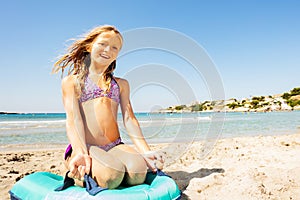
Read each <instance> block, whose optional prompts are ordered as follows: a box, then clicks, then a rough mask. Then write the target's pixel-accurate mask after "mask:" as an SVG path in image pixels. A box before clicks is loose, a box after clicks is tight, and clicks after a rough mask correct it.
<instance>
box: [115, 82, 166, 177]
mask: <svg viewBox="0 0 300 200" xmlns="http://www.w3.org/2000/svg"><path fill="white" fill-rule="evenodd" d="M119 85H120V86H121V94H120V95H121V102H120V106H121V110H122V115H123V122H124V126H125V128H126V130H127V132H128V134H129V136H130V139H131V140H132V142H133V143H134V145H135V146H136V148H137V149H138V151H139V152H140V153H141V154H142V155H143V156H144V158H145V160H146V162H147V165H148V167H150V168H151V169H152V170H153V171H155V168H156V166H154V165H155V163H156V162H157V161H159V162H160V166H161V167H159V168H162V163H163V160H162V157H161V156H160V155H155V152H152V151H150V147H149V145H148V144H147V142H146V140H145V138H144V136H143V134H142V131H141V128H140V125H139V122H138V120H137V119H136V117H135V115H134V113H133V110H132V107H131V103H130V97H129V95H130V88H129V84H128V82H127V81H126V80H124V79H120V80H119ZM157 164H159V163H157Z"/></svg>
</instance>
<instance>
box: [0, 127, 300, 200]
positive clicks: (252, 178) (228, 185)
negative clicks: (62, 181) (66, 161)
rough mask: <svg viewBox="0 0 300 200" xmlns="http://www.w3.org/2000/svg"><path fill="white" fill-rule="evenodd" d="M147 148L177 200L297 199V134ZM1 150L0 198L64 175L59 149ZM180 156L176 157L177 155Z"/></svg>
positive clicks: (299, 161) (299, 187) (299, 143)
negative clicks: (35, 178)
mask: <svg viewBox="0 0 300 200" xmlns="http://www.w3.org/2000/svg"><path fill="white" fill-rule="evenodd" d="M184 144H185V143H176V144H168V143H164V144H150V147H151V148H152V149H153V150H155V151H157V150H161V151H162V152H164V153H165V160H166V166H165V168H164V171H165V172H166V173H167V174H169V175H170V176H172V177H173V179H174V180H175V181H176V183H177V184H178V186H179V188H180V189H181V191H182V192H183V198H182V199H230V200H231V199H251V198H252V199H253V198H254V199H270V198H271V199H272V198H275V199H290V198H291V199H296V198H297V197H299V196H300V175H299V170H300V157H299V155H300V132H299V131H298V132H297V133H295V134H287V135H273V136H272V135H269V136H252V137H251V136H247V137H236V138H225V139H223V138H222V139H219V140H218V141H216V143H215V144H213V146H207V145H209V142H203V141H202V142H201V141H199V142H195V143H193V144H191V145H189V146H186V145H184ZM27 147H28V146H26V148H25V146H23V148H17V149H10V150H9V151H0V157H1V159H0V172H1V173H0V174H1V176H0V182H1V186H0V190H1V192H0V199H9V195H8V191H9V189H10V188H11V187H12V185H13V184H14V183H15V182H16V180H19V179H20V178H22V177H24V176H25V175H28V174H30V173H33V172H36V171H49V172H52V173H55V174H59V175H62V176H63V175H64V173H65V171H66V169H65V167H64V165H63V153H64V150H65V146H64V145H59V146H55V145H53V146H51V147H50V148H48V147H45V146H44V147H43V148H42V149H36V148H34V149H30V148H27ZM178 153H179V154H180V155H179V154H178Z"/></svg>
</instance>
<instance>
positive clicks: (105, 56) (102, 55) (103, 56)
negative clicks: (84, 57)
mask: <svg viewBox="0 0 300 200" xmlns="http://www.w3.org/2000/svg"><path fill="white" fill-rule="evenodd" d="M100 56H101V57H102V58H105V59H110V56H108V55H104V54H100Z"/></svg>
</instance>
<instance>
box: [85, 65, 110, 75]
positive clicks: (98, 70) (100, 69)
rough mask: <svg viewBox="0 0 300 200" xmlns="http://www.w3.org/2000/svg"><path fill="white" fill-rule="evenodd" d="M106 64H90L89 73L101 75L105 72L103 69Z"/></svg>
mask: <svg viewBox="0 0 300 200" xmlns="http://www.w3.org/2000/svg"><path fill="white" fill-rule="evenodd" d="M107 67H108V66H106V67H105V66H101V67H100V66H98V67H96V66H93V65H90V69H89V73H90V74H91V75H98V76H102V75H103V74H104V72H105V70H106V69H107Z"/></svg>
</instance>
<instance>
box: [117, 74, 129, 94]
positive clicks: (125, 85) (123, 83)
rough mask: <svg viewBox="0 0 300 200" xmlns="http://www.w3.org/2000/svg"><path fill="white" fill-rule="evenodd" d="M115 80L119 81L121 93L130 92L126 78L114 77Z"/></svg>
mask: <svg viewBox="0 0 300 200" xmlns="http://www.w3.org/2000/svg"><path fill="white" fill-rule="evenodd" d="M114 79H115V80H116V81H117V83H118V85H119V86H120V90H121V91H124V90H125V91H128V90H129V83H128V81H127V80H126V79H124V78H119V77H114Z"/></svg>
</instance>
